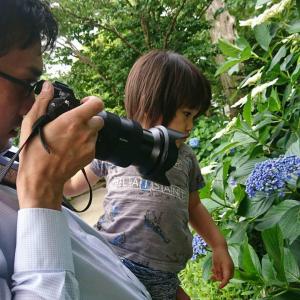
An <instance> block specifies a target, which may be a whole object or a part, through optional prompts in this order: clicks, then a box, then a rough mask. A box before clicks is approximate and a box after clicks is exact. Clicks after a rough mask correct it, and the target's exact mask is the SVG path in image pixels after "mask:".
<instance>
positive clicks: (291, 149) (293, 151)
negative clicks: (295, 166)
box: [285, 139, 300, 157]
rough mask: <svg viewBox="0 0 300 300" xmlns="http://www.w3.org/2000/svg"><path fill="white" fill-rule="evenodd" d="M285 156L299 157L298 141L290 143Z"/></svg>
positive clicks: (299, 146)
mask: <svg viewBox="0 0 300 300" xmlns="http://www.w3.org/2000/svg"><path fill="white" fill-rule="evenodd" d="M285 155H286V156H290V155H296V156H299V157H300V139H298V140H297V141H295V142H294V143H292V144H291V145H290V146H289V147H288V148H287V150H286V152H285Z"/></svg>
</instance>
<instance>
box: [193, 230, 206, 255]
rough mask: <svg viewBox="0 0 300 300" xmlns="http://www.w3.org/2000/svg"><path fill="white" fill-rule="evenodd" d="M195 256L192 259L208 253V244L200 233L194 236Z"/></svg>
mask: <svg viewBox="0 0 300 300" xmlns="http://www.w3.org/2000/svg"><path fill="white" fill-rule="evenodd" d="M192 245H193V256H192V260H195V259H196V258H197V257H198V256H199V255H205V254H206V252H207V251H206V247H207V244H206V243H205V241H204V240H203V239H202V237H201V236H200V235H199V234H195V235H194V237H193V243H192Z"/></svg>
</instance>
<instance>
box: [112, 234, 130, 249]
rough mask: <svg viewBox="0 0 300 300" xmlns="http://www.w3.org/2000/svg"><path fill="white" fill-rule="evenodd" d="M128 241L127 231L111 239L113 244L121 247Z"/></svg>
mask: <svg viewBox="0 0 300 300" xmlns="http://www.w3.org/2000/svg"><path fill="white" fill-rule="evenodd" d="M125 242H126V235H125V232H123V233H121V234H120V235H118V236H116V237H115V238H114V239H113V240H111V241H110V243H111V244H113V245H115V246H118V247H121V246H122V245H123V244H124V243H125Z"/></svg>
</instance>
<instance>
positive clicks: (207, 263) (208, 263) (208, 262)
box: [202, 253, 212, 280]
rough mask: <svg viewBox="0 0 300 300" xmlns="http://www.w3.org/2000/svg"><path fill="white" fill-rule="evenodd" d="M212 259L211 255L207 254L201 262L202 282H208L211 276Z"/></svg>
mask: <svg viewBox="0 0 300 300" xmlns="http://www.w3.org/2000/svg"><path fill="white" fill-rule="evenodd" d="M211 267H212V257H211V253H208V254H207V255H206V256H205V257H204V259H203V262H202V277H203V279H204V280H209V278H210V275H211Z"/></svg>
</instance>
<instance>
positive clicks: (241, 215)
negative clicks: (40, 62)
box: [47, 0, 300, 300]
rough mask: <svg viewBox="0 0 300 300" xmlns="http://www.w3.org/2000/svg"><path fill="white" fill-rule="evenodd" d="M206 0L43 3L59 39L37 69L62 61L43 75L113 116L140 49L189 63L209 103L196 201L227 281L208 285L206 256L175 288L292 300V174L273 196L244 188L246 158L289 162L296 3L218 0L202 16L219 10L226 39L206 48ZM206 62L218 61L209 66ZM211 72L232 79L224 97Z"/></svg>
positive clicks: (295, 98) (297, 227)
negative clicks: (226, 256) (231, 23)
mask: <svg viewBox="0 0 300 300" xmlns="http://www.w3.org/2000/svg"><path fill="white" fill-rule="evenodd" d="M212 2H213V1H202V0H144V1H142V0H140V1H138V0H119V1H113V0H101V1H100V0H99V1H92V0H76V1H75V0H61V1H55V0H52V1H51V5H52V9H53V11H54V13H55V15H56V16H57V19H58V21H59V22H60V24H61V27H60V30H61V31H60V35H61V38H60V47H58V48H57V50H56V51H55V52H54V53H51V54H49V56H48V59H47V64H48V65H50V64H57V63H62V64H65V65H69V66H70V72H68V73H67V74H56V75H55V76H54V77H55V78H54V79H59V80H61V81H64V82H66V83H68V84H69V85H71V86H72V87H73V88H74V90H75V92H76V95H77V96H78V97H79V98H80V97H82V96H84V95H86V94H95V95H100V96H101V97H102V98H103V99H104V102H105V106H106V107H107V108H108V109H110V110H112V111H114V112H116V113H118V114H123V113H124V109H123V91H124V86H125V82H126V77H127V74H128V72H129V70H130V68H131V66H132V64H133V63H134V61H135V60H136V59H137V58H138V57H139V56H140V55H141V54H142V53H144V52H146V51H148V50H150V49H152V48H164V49H171V50H174V51H177V52H179V53H181V54H183V55H185V56H186V57H188V58H189V59H190V60H191V61H193V62H194V63H195V64H196V65H197V66H198V67H199V68H200V69H201V70H202V71H203V72H204V73H205V75H206V76H207V77H208V78H209V79H210V80H211V82H212V86H213V94H214V103H213V108H212V109H211V111H210V112H209V114H208V115H207V116H203V117H201V118H200V119H199V120H198V121H197V123H196V124H195V128H194V131H193V136H192V137H196V138H198V139H199V140H200V147H199V148H198V149H195V152H196V155H197V158H198V160H199V163H200V166H201V167H207V166H210V168H208V170H209V171H208V172H207V174H206V175H205V180H206V187H205V188H204V189H202V190H201V192H200V196H201V199H202V201H203V203H204V204H205V205H206V207H207V208H208V210H209V211H210V212H211V214H212V215H213V217H214V219H215V221H216V222H217V223H218V225H219V227H220V228H221V230H222V232H223V234H224V235H225V236H226V239H227V241H228V244H229V250H230V254H231V256H232V258H233V260H234V263H235V276H234V279H233V280H232V282H231V283H230V284H229V285H228V286H227V287H226V288H225V289H223V290H219V289H218V288H217V286H216V284H215V283H212V282H210V281H209V277H210V274H209V270H210V269H209V266H210V259H211V256H210V252H209V250H208V254H207V255H205V256H202V257H199V258H198V259H197V260H196V261H194V262H192V261H191V262H190V263H189V264H188V265H187V268H186V269H185V270H184V271H183V272H182V274H181V275H180V277H181V280H182V283H183V286H184V288H185V289H186V290H187V291H188V293H189V294H190V295H191V297H192V299H218V300H219V299H300V271H299V265H300V253H299V246H300V238H299V235H300V202H299V200H300V195H299V192H300V191H299V187H300V183H299V176H298V177H297V176H296V178H294V177H293V178H294V180H291V181H290V182H289V183H288V184H287V186H286V187H287V189H286V190H285V192H284V195H283V196H282V195H278V194H277V193H276V190H275V192H274V193H273V194H272V195H271V196H270V195H266V194H263V193H258V194H257V195H256V196H255V197H254V198H250V197H249V196H248V195H247V193H246V192H245V188H246V180H247V178H248V177H249V175H250V174H251V172H252V171H253V169H254V168H255V166H256V164H257V163H258V162H261V161H264V160H266V159H272V158H276V157H278V156H279V155H296V156H298V157H299V156H300V136H299V132H300V131H299V130H300V118H299V113H300V102H299V76H300V58H299V53H300V37H299V31H300V20H299V16H300V9H299V1H298V0H282V1H276V0H274V1H271V0H258V1H254V0H250V1H241V0H227V1H225V3H222V4H223V6H221V7H220V9H219V10H218V11H217V12H216V13H215V15H214V19H215V20H217V19H218V17H219V16H220V15H222V13H224V12H225V11H229V12H230V14H231V15H233V16H234V17H235V19H236V20H237V21H236V37H235V41H234V42H233V43H230V42H228V41H226V40H219V42H218V45H215V44H212V43H211V36H210V30H211V29H212V26H213V24H212V23H211V22H208V21H207V20H206V11H207V9H208V7H209V6H210V5H211V3H212ZM220 2H222V1H220ZM245 20H248V21H247V22H243V21H245ZM240 25H243V26H240ZM217 55H223V56H224V57H225V62H224V63H223V64H222V65H220V66H218V65H216V63H215V57H216V56H217ZM74 58H76V59H74ZM222 74H229V76H230V77H232V78H234V79H235V81H236V87H235V89H234V90H233V91H232V93H231V95H230V97H227V96H225V95H226V93H225V91H224V90H223V88H222V84H221V81H220V76H221V75H222ZM233 103H235V104H234V105H233V106H234V107H232V104H233ZM229 106H231V107H230V110H229V111H230V114H229V113H227V112H228V109H226V107H227V108H228V107H229ZM216 132H218V134H217V135H216ZM203 169H204V168H203Z"/></svg>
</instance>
